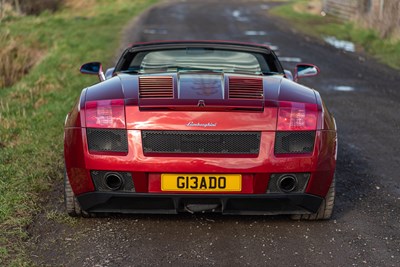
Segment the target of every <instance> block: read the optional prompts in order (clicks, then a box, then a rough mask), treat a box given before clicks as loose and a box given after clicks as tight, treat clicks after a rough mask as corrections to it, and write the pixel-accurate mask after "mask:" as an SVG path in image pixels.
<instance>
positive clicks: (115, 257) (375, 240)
mask: <svg viewBox="0 0 400 267" xmlns="http://www.w3.org/2000/svg"><path fill="white" fill-rule="evenodd" d="M273 5H274V4H272V3H268V2H262V1H239V0H237V1H234V0H224V1H223V0H213V1H212V0H202V1H194V0H189V1H179V2H178V1H175V2H167V3H166V4H165V3H164V4H162V5H159V6H158V7H156V8H153V9H151V10H150V11H149V12H147V13H146V14H145V15H144V16H143V17H142V18H140V19H139V20H136V21H135V23H133V24H132V25H131V26H130V27H128V28H127V30H126V33H125V37H124V42H129V41H150V40H166V39H170V40H171V39H172V40H181V39H223V40H240V41H250V42H256V43H268V44H270V45H271V46H272V47H273V48H274V49H276V51H277V52H278V53H279V56H280V57H281V59H282V60H283V63H284V66H285V68H287V69H291V70H293V68H294V65H295V63H296V62H297V61H302V62H309V63H315V64H317V65H318V66H319V67H320V68H321V74H320V75H319V76H317V77H315V78H308V79H304V80H302V81H301V83H304V84H307V85H308V86H311V87H313V88H316V89H317V90H318V91H319V92H320V93H321V95H322V96H323V98H324V99H325V102H326V104H327V106H328V107H329V108H330V110H331V111H332V112H333V113H334V115H335V117H336V120H337V124H338V128H339V153H338V165H337V172H336V178H337V198H336V207H335V211H334V215H333V218H332V220H330V221H321V222H308V221H291V220H290V219H289V218H288V217H286V216H272V217H256V216H245V217H239V216H221V215H203V214H200V215H190V214H184V215H177V216H175V215H174V216H160V215H151V216H150V215H143V216H139V215H135V216H116V217H108V218H92V219H73V220H69V219H66V218H65V217H64V216H63V215H62V214H63V212H64V211H63V206H62V205H63V203H62V201H63V200H62V182H61V181H60V183H59V184H57V185H55V188H54V191H53V192H51V194H50V195H49V196H48V198H47V199H48V200H47V204H46V205H45V210H44V211H43V213H41V214H39V215H38V216H37V218H36V219H35V222H34V223H33V224H32V225H31V226H30V227H29V229H28V231H29V233H30V239H29V241H28V242H27V246H28V247H29V250H30V257H31V259H32V260H33V261H34V262H35V263H37V264H38V265H49V266H59V265H64V266H145V265H173V266H205V265H217V266H242V265H251V266H260V265H263V266H400V251H399V249H400V187H399V184H400V176H399V169H400V168H399V166H400V156H399V155H400V141H399V136H400V135H399V132H400V118H399V111H398V108H399V107H400V88H399V84H400V74H399V72H398V71H395V70H392V69H390V68H387V67H385V66H383V65H381V64H378V63H377V62H375V61H374V60H372V59H370V58H368V57H366V56H364V55H362V54H358V53H345V52H343V51H342V50H339V49H336V48H334V47H331V46H330V45H328V44H326V43H324V42H322V41H317V40H313V39H310V38H306V37H304V36H302V35H300V34H299V33H296V32H294V31H292V30H291V28H290V27H288V25H287V24H286V23H285V22H284V21H281V20H276V19H275V18H273V17H271V16H270V15H269V14H268V10H269V9H270V8H271V7H272V6H273Z"/></svg>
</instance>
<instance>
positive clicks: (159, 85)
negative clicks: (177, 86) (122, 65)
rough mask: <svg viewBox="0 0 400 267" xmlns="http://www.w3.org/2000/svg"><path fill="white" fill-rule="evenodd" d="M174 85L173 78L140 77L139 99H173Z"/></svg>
mask: <svg viewBox="0 0 400 267" xmlns="http://www.w3.org/2000/svg"><path fill="white" fill-rule="evenodd" d="M173 97H174V83H173V78H172V77H171V76H151V77H139V98H173Z"/></svg>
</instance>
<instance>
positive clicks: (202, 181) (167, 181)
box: [161, 173, 242, 192]
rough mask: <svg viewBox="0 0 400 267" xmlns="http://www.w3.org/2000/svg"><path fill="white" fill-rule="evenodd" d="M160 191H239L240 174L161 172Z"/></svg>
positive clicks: (240, 185)
mask: <svg viewBox="0 0 400 267" xmlns="http://www.w3.org/2000/svg"><path fill="white" fill-rule="evenodd" d="M161 190H162V191H186V192H193V191H196V192H222V191H241V190H242V175H240V174H176V173H163V174H161Z"/></svg>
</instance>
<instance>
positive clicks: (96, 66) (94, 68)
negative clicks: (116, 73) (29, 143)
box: [80, 62, 106, 82]
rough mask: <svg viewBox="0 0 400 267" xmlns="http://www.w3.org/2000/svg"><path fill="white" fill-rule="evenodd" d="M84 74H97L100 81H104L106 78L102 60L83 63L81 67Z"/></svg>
mask: <svg viewBox="0 0 400 267" xmlns="http://www.w3.org/2000/svg"><path fill="white" fill-rule="evenodd" d="M80 72H81V73H82V74H89V75H97V76H99V79H100V81H101V82H102V81H104V80H105V79H106V78H105V76H104V73H103V66H102V65H101V63H100V62H89V63H86V64H83V65H82V66H81V68H80Z"/></svg>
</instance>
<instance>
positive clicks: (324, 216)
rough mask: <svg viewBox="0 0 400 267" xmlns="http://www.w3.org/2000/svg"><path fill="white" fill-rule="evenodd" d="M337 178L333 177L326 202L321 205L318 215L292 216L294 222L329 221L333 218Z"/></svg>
mask: <svg viewBox="0 0 400 267" xmlns="http://www.w3.org/2000/svg"><path fill="white" fill-rule="evenodd" d="M335 184H336V181H335V177H333V180H332V183H331V186H330V187H329V191H328V193H327V194H326V196H325V198H324V200H323V201H322V203H321V206H320V207H319V209H318V211H317V213H313V214H295V215H291V217H290V218H291V219H292V220H309V221H314V220H328V219H330V218H331V216H332V213H333V206H334V204H335Z"/></svg>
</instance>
